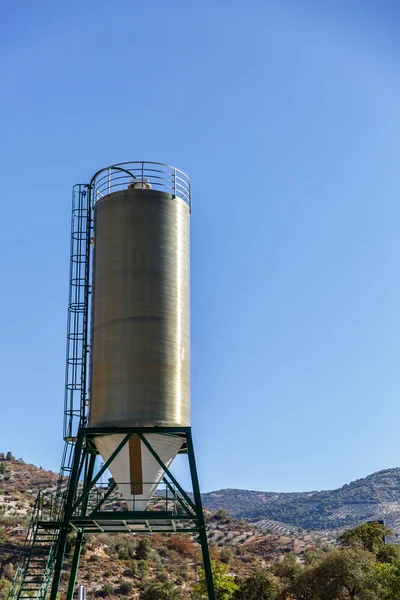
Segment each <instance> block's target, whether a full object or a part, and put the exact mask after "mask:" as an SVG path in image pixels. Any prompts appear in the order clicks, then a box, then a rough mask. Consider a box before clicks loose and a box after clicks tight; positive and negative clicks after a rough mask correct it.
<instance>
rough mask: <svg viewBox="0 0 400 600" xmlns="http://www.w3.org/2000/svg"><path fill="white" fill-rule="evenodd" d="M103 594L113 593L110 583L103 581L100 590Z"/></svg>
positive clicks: (110, 594)
mask: <svg viewBox="0 0 400 600" xmlns="http://www.w3.org/2000/svg"><path fill="white" fill-rule="evenodd" d="M101 593H102V595H103V596H112V595H113V594H114V586H113V584H112V583H105V584H104V585H103V588H102V590H101Z"/></svg>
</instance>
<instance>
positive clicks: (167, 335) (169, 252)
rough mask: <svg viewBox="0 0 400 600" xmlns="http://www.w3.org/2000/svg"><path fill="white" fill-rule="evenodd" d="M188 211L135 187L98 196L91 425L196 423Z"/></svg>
mask: <svg viewBox="0 0 400 600" xmlns="http://www.w3.org/2000/svg"><path fill="white" fill-rule="evenodd" d="M189 212H190V211H189V206H188V204H187V202H185V201H184V200H183V199H182V198H179V197H176V196H174V195H172V194H169V193H166V192H163V191H158V190H153V189H133V186H130V187H129V188H128V189H125V190H122V191H117V192H114V193H110V194H108V195H105V196H104V197H102V198H100V199H99V200H98V201H97V202H96V205H95V240H94V244H95V245H94V273H93V286H94V299H93V310H92V340H91V341H92V355H91V400H90V415H89V423H90V426H116V427H118V426H119V427H124V426H125V427H127V426H145V427H147V426H150V427H152V426H190V268H189V260H190V256H189V231H190V229H189V220H190V215H189ZM106 454H108V452H106Z"/></svg>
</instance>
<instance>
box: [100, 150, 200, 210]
mask: <svg viewBox="0 0 400 600" xmlns="http://www.w3.org/2000/svg"><path fill="white" fill-rule="evenodd" d="M90 185H91V188H92V191H93V194H92V198H93V202H94V203H95V202H97V200H99V199H100V198H102V197H103V196H106V195H108V194H111V193H113V192H118V191H121V190H125V189H127V187H128V186H130V185H133V186H134V187H135V188H136V189H141V190H147V189H154V190H158V191H161V192H166V193H168V194H171V195H172V196H175V197H177V198H181V199H182V200H184V201H185V202H186V203H187V204H188V205H189V208H191V192H190V179H189V177H188V176H187V175H186V174H185V173H184V172H183V171H181V170H180V169H176V168H175V167H171V166H169V165H164V164H163V163H158V162H149V161H134V162H125V163H118V164H115V165H111V166H110V167H106V168H104V169H101V171H98V172H97V173H96V174H95V175H94V176H93V178H92V181H91V184H90Z"/></svg>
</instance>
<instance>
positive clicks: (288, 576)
mask: <svg viewBox="0 0 400 600" xmlns="http://www.w3.org/2000/svg"><path fill="white" fill-rule="evenodd" d="M320 562H321V558H320V557H319V556H318V555H316V554H314V553H313V554H310V553H308V554H307V561H306V562H305V563H304V564H301V563H299V562H298V561H297V558H296V555H295V554H286V555H285V556H284V557H283V559H282V560H280V561H279V562H278V563H277V564H276V565H275V574H276V575H278V577H280V578H281V582H282V585H283V594H282V595H283V597H284V598H296V599H297V600H321V599H320V597H319V595H318V587H319V586H318V578H317V569H318V567H319V565H320Z"/></svg>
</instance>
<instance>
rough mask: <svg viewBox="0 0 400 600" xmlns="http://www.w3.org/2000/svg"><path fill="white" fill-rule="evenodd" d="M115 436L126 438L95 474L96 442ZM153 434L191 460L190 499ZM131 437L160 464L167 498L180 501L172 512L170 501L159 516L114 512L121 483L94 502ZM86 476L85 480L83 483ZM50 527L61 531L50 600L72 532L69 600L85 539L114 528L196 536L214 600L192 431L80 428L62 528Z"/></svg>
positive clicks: (156, 513)
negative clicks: (173, 439) (177, 445)
mask: <svg viewBox="0 0 400 600" xmlns="http://www.w3.org/2000/svg"><path fill="white" fill-rule="evenodd" d="M116 431H118V433H120V434H124V438H123V440H122V442H121V443H120V444H119V446H118V447H117V448H116V450H115V451H114V452H113V453H112V455H111V456H110V458H109V459H108V460H107V461H106V462H105V463H104V465H103V466H102V467H101V468H100V469H99V470H98V471H97V473H96V474H95V461H96V449H95V443H96V437H99V436H104V435H111V434H112V433H115V432H116ZM149 433H152V434H154V433H157V434H161V435H168V436H170V435H174V436H177V437H180V438H181V439H182V448H183V451H184V453H185V454H187V456H188V462H189V467H190V474H191V480H192V488H193V494H192V497H190V495H188V494H187V493H186V492H185V491H184V490H183V488H182V487H181V485H180V484H179V482H178V481H177V480H176V478H175V477H174V476H173V475H172V473H171V471H170V470H169V469H168V467H167V465H165V464H164V462H163V461H162V460H161V458H160V457H159V455H158V454H157V452H156V451H155V450H154V448H153V447H152V445H151V443H150V442H149V440H148V438H146V434H149ZM133 434H137V435H138V436H139V437H140V439H141V441H142V443H143V444H144V445H145V446H146V447H147V449H148V450H149V451H150V453H151V454H152V456H153V457H154V459H155V460H156V461H157V462H158V463H159V465H160V467H162V469H163V471H164V477H163V478H162V479H161V481H160V483H164V484H165V488H166V493H167V494H168V493H170V494H171V498H172V499H173V500H176V501H175V502H173V504H174V506H173V508H172V509H171V508H170V504H171V503H172V500H171V499H169V500H167V499H166V500H165V510H160V507H159V506H158V507H157V509H156V510H154V509H153V510H152V506H151V505H150V504H149V506H148V507H147V509H146V510H143V511H141V510H139V511H134V510H123V511H121V510H120V509H119V510H115V509H113V507H112V498H111V497H112V494H113V493H114V492H115V491H116V490H118V487H117V484H118V482H114V481H113V482H112V483H110V485H109V487H108V489H107V490H106V491H105V490H104V488H101V489H102V490H103V493H102V495H101V496H100V498H99V496H96V494H97V493H98V492H97V488H96V486H97V485H99V481H100V480H101V478H102V475H103V474H104V473H105V472H106V471H107V469H108V467H109V466H110V464H111V462H112V461H113V460H114V459H115V458H116V457H117V455H118V454H119V452H120V451H121V450H122V448H123V447H124V446H125V444H126V443H128V441H129V439H130V437H131V436H132V435H133ZM82 475H84V476H83V477H82ZM121 483H122V482H121ZM136 483H140V482H136ZM143 483H148V482H143ZM110 498H111V500H110ZM153 498H155V500H154V501H155V502H159V503H161V504H162V503H163V502H164V499H163V497H162V496H161V495H157V492H156V493H155V495H154V496H153ZM107 505H108V506H109V508H108V509H107V508H105V507H106V506H107ZM110 507H111V510H110ZM144 524H145V525H144ZM164 526H165V527H168V529H165V530H164V529H159V527H164ZM46 527H48V528H50V529H51V528H56V527H59V528H60V535H59V540H58V544H57V549H56V556H55V568H54V576H53V583H52V586H51V591H50V600H56V598H57V594H58V591H59V585H60V578H61V572H62V569H63V564H64V559H65V549H66V544H67V537H68V534H69V533H70V532H72V531H76V532H77V537H76V542H75V548H74V554H73V558H72V564H71V570H70V576H69V585H68V591H67V595H66V600H72V598H73V596H74V591H75V586H76V577H77V572H78V567H79V560H80V555H81V549H82V545H83V543H84V539H85V533H86V532H90V533H96V532H97V533H102V532H107V531H108V530H111V528H112V531H114V532H115V531H116V529H115V528H117V531H121V532H124V533H128V532H131V533H133V532H135V533H137V532H138V533H140V532H142V533H152V532H153V531H152V529H153V528H156V531H158V532H159V531H165V532H166V533H174V532H175V531H177V532H192V533H195V534H197V535H198V539H199V542H200V546H201V550H202V556H203V564H204V572H205V578H206V584H207V590H208V598H209V600H215V591H214V584H213V577H212V568H211V561H210V555H209V550H208V544H207V534H206V527H205V522H204V515H203V507H202V502H201V495H200V487H199V481H198V476H197V469H196V462H195V455H194V448H193V441H192V434H191V429H190V427H126V428H118V429H116V428H114V427H109V428H106V427H102V428H80V429H79V431H78V435H77V441H76V447H75V455H74V461H73V468H72V474H71V478H70V484H69V489H68V494H67V499H66V504H65V510H64V518H63V522H62V525H61V527H60V523H58V524H57V522H53V523H51V522H48V523H46ZM135 527H139V528H140V527H142V528H143V527H144V528H145V530H143V531H142V530H141V529H135ZM157 527H158V529H157ZM108 528H110V529H108ZM118 528H120V529H118Z"/></svg>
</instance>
